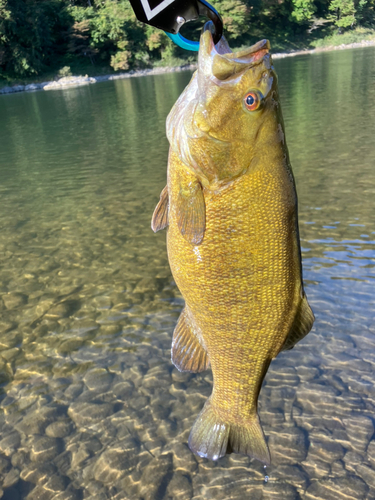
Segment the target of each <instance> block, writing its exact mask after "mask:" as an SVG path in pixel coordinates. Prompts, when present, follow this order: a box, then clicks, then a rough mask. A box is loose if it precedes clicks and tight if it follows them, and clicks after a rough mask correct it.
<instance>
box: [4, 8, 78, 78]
mask: <svg viewBox="0 0 375 500" xmlns="http://www.w3.org/2000/svg"><path fill="white" fill-rule="evenodd" d="M70 23H71V19H70V17H69V14H68V12H67V9H66V3H65V2H64V1H63V0H12V1H10V0H8V1H4V0H2V1H1V4H0V29H1V33H0V53H1V59H0V71H1V74H2V75H3V76H6V75H30V74H39V73H41V72H42V71H43V70H45V68H46V67H47V66H48V65H50V64H51V62H52V60H53V58H54V57H56V55H60V54H62V53H63V52H64V51H65V49H66V46H65V34H66V30H67V29H68V28H69V26H70Z"/></svg>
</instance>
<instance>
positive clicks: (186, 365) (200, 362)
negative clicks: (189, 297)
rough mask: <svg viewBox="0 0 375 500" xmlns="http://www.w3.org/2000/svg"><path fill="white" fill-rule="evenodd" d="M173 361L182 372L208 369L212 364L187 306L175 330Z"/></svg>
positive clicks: (196, 371)
mask: <svg viewBox="0 0 375 500" xmlns="http://www.w3.org/2000/svg"><path fill="white" fill-rule="evenodd" d="M172 363H173V364H174V365H175V367H176V368H177V369H178V370H179V371H180V372H193V373H198V372H203V371H204V370H207V368H208V367H209V364H210V361H209V359H208V354H207V351H206V349H205V348H204V347H203V346H202V344H201V343H200V342H199V340H198V338H197V336H196V335H195V333H194V329H193V326H192V324H191V322H190V321H189V317H188V313H187V311H186V307H185V308H184V310H183V311H182V313H181V315H180V317H179V319H178V322H177V325H176V328H175V329H174V332H173V339H172Z"/></svg>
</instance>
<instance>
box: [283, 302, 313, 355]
mask: <svg viewBox="0 0 375 500" xmlns="http://www.w3.org/2000/svg"><path fill="white" fill-rule="evenodd" d="M314 320H315V316H314V313H313V312H312V310H311V307H310V306H309V303H308V302H307V298H306V295H305V294H304V293H303V297H302V300H301V302H300V305H299V307H298V310H297V313H296V316H295V318H294V321H293V324H292V327H291V329H290V332H289V333H288V336H287V338H286V339H285V342H284V345H283V347H282V349H281V350H282V351H288V350H290V349H293V347H294V346H295V345H296V344H297V343H298V342H299V341H300V340H302V339H303V338H304V337H306V335H307V334H308V333H309V331H310V330H311V328H312V326H313V324H314Z"/></svg>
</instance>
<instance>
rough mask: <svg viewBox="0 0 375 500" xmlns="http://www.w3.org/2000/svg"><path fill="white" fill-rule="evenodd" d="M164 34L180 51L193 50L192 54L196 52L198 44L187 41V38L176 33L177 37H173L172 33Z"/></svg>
mask: <svg viewBox="0 0 375 500" xmlns="http://www.w3.org/2000/svg"><path fill="white" fill-rule="evenodd" d="M165 34H166V35H167V36H168V37H169V38H170V39H171V40H172V42H174V43H175V44H176V45H178V46H179V47H181V48H182V49H185V50H193V51H194V52H198V50H199V42H193V41H191V40H188V39H187V38H185V37H183V36H182V35H180V33H177V35H173V34H172V33H167V32H165Z"/></svg>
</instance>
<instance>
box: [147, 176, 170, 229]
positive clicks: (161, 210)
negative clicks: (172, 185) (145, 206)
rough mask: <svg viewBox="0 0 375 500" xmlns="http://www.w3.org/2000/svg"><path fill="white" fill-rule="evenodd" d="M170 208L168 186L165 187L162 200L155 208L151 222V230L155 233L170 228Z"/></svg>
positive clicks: (161, 196)
mask: <svg viewBox="0 0 375 500" xmlns="http://www.w3.org/2000/svg"><path fill="white" fill-rule="evenodd" d="M168 207H169V197H168V186H165V188H164V189H163V191H162V192H161V193H160V200H159V203H158V204H157V205H156V207H155V210H154V213H153V216H152V220H151V229H152V230H153V231H154V233H156V232H158V231H160V230H161V229H164V228H166V227H167V226H168Z"/></svg>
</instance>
